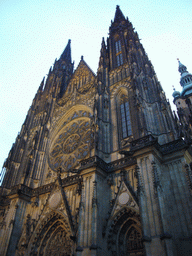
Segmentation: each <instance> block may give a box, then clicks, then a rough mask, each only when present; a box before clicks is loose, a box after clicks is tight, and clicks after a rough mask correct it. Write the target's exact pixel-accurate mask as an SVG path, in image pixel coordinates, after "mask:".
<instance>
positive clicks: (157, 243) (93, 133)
mask: <svg viewBox="0 0 192 256" xmlns="http://www.w3.org/2000/svg"><path fill="white" fill-rule="evenodd" d="M70 44H71V42H70V40H69V41H68V44H67V46H66V48H65V50H64V52H63V53H62V55H61V57H60V59H59V60H56V61H55V63H54V66H53V68H51V69H50V70H49V74H48V77H47V79H46V81H45V80H43V81H42V83H41V84H40V87H39V89H38V91H37V93H36V95H35V98H34V100H33V102H32V105H31V107H30V109H29V111H28V114H27V116H26V120H25V122H24V124H23V126H22V129H21V132H20V134H19V135H18V137H17V138H16V141H15V143H14V144H13V147H12V149H11V151H10V153H9V156H8V158H7V159H6V161H5V163H4V170H5V176H4V179H3V183H2V186H1V187H0V245H1V246H0V255H17V256H21V255H22V256H24V255H38V256H40V255H42V256H43V255H44V256H45V255H46V256H47V255H50V256H54V255H63V256H64V255H65V256H72V255H77V256H80V255H81V256H85V255H86V256H89V255H90V256H93V255H98V256H103V255H105V256H116V255H117V256H120V255H121V256H123V255H130V256H141V255H146V256H149V255H151V256H156V255H157V256H158V255H161V256H176V255H178V256H180V255H190V253H189V252H190V250H192V246H191V243H192V241H191V239H192V215H191V213H192V202H191V193H192V171H191V166H190V164H191V162H192V157H191V147H190V143H191V135H190V132H189V133H188V132H187V131H186V129H188V131H190V129H191V124H190V120H191V116H190V115H191V112H190V111H191V108H190V107H191V102H192V101H191V93H192V91H191V92H190V81H188V84H187V86H188V87H187V88H188V89H187V90H185V92H186V91H187V94H186V95H185V94H180V93H179V92H174V101H175V102H176V103H177V105H178V114H179V118H180V119H177V117H176V115H173V114H172V111H171V108H170V104H169V102H168V101H167V99H166V97H165V93H164V91H163V89H162V87H161V84H160V83H159V81H158V79H157V76H156V74H155V71H154V68H153V66H152V64H151V62H150V60H149V59H148V57H147V54H146V53H145V50H144V48H143V46H142V44H141V43H140V40H139V37H138V34H137V32H135V31H134V28H133V26H132V24H131V22H130V21H129V20H128V18H125V17H124V15H123V13H122V12H121V10H120V8H119V6H117V8H116V13H115V17H114V21H113V22H112V23H111V26H110V28H109V37H108V38H107V41H106V42H105V40H104V39H103V40H102V45H101V51H100V59H99V67H98V71H97V75H95V74H94V73H93V71H92V70H91V69H90V68H89V66H88V65H87V64H86V62H85V61H84V59H83V57H82V58H81V61H80V63H79V65H78V67H77V68H76V70H75V71H74V70H73V63H72V59H71V46H70ZM181 65H182V64H180V66H181ZM182 67H183V70H182V72H183V73H185V74H184V75H185V76H187V77H189V78H190V79H191V77H190V74H188V72H187V71H186V69H185V70H184V67H185V66H183V65H182ZM182 67H180V70H181V68H182ZM186 72H187V73H186ZM183 73H182V74H183ZM191 82H192V80H191ZM186 83H187V82H186ZM185 85H186V84H185ZM191 88H192V87H191ZM185 97H187V98H185ZM186 100H187V101H186ZM178 102H180V105H182V106H180V105H179V103H178ZM187 106H188V107H187ZM179 109H182V110H179ZM179 111H180V112H179ZM186 111H188V112H186ZM186 113H187V114H186ZM185 116H186V118H185ZM182 118H183V119H182ZM187 118H188V119H187ZM182 120H184V121H185V123H184V121H182ZM186 124H187V125H188V126H186Z"/></svg>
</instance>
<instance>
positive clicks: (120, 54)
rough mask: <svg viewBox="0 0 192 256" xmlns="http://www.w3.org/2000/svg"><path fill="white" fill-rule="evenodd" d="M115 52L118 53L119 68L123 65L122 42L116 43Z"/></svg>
mask: <svg viewBox="0 0 192 256" xmlns="http://www.w3.org/2000/svg"><path fill="white" fill-rule="evenodd" d="M115 52H116V60H117V66H118V67H119V66H121V65H122V64H123V55H122V48H121V41H120V40H118V41H116V42H115Z"/></svg>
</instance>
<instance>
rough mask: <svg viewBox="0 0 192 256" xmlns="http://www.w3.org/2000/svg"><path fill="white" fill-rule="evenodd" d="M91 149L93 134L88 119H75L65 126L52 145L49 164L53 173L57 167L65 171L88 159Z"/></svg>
mask: <svg viewBox="0 0 192 256" xmlns="http://www.w3.org/2000/svg"><path fill="white" fill-rule="evenodd" d="M92 147H93V132H92V129H91V126H90V118H88V117H87V118H86V117H85V118H82V117H81V118H77V119H75V120H73V121H71V122H70V123H68V124H66V125H65V126H64V128H63V129H62V130H61V132H60V133H59V135H58V136H57V138H56V140H55V142H54V143H53V145H52V147H51V150H50V154H49V164H50V166H51V168H52V169H53V170H55V171H57V169H58V168H59V167H61V168H62V170H64V171H67V170H69V169H71V168H74V167H75V166H76V165H78V163H79V161H80V160H82V159H84V158H86V157H88V155H89V152H90V149H91V148H92Z"/></svg>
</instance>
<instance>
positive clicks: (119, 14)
mask: <svg viewBox="0 0 192 256" xmlns="http://www.w3.org/2000/svg"><path fill="white" fill-rule="evenodd" d="M122 20H125V16H124V15H123V13H122V11H121V9H120V8H119V5H117V6H116V12H115V18H114V22H119V21H122Z"/></svg>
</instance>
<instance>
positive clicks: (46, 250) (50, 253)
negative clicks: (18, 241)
mask: <svg viewBox="0 0 192 256" xmlns="http://www.w3.org/2000/svg"><path fill="white" fill-rule="evenodd" d="M70 235H71V233H70V229H69V227H68V223H67V221H66V220H65V219H64V217H63V216H61V215H60V214H58V213H55V212H54V213H53V214H51V216H49V217H47V218H46V219H45V220H44V221H43V223H40V225H39V226H38V227H37V229H36V230H35V232H34V234H33V238H32V239H31V243H30V245H29V253H28V255H31V256H32V255H33V256H34V255H37V256H71V253H72V240H71V239H70Z"/></svg>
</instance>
